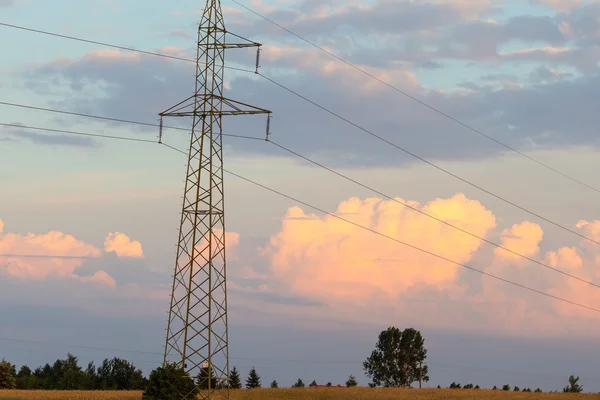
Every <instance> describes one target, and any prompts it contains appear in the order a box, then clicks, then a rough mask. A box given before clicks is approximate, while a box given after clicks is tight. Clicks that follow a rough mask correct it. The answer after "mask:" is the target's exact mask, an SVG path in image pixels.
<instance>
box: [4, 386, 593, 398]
mask: <svg viewBox="0 0 600 400" xmlns="http://www.w3.org/2000/svg"><path fill="white" fill-rule="evenodd" d="M141 398H142V393H141V392H134V391H131V392H108V391H106V392H102V391H96V392H84V391H72V392H60V391H19V390H5V391H0V400H21V399H28V400H34V399H36V400H37V399H40V400H140V399H141ZM599 398H600V396H599V395H597V394H572V393H528V392H512V391H509V392H504V391H500V390H494V391H492V390H465V389H455V390H451V389H421V390H418V389H408V390H406V389H370V388H353V389H347V388H332V389H328V388H323V389H320V388H319V389H311V388H305V389H258V390H236V391H233V392H232V394H231V399H232V400H313V399H314V400H346V399H348V400H367V399H369V400H372V399H374V400H392V399H394V400H396V399H403V400H404V399H406V400H434V399H435V400H438V399H439V400H446V399H462V400H475V399H484V400H492V399H514V400H518V399H531V400H536V399H540V400H553V399H590V400H591V399H599Z"/></svg>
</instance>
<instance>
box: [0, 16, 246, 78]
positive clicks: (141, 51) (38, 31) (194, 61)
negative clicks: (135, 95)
mask: <svg viewBox="0 0 600 400" xmlns="http://www.w3.org/2000/svg"><path fill="white" fill-rule="evenodd" d="M0 26H5V27H7V28H14V29H21V30H24V31H28V32H34V33H40V34H43V35H49V36H55V37H59V38H63V39H70V40H76V41H78V42H84V43H91V44H97V45H100V46H106V47H112V48H115V49H119V50H127V51H134V52H136V53H142V54H146V55H149V56H158V57H164V58H170V59H173V60H178V61H186V62H191V63H196V62H197V60H194V59H191V58H185V57H178V56H172V55H169V54H164V53H157V52H153V51H146V50H138V49H134V48H132V47H125V46H119V45H115V44H110V43H105V42H98V41H95V40H89V39H83V38H80V37H76V36H69V35H62V34H60V33H54V32H48V31H42V30H38V29H33V28H27V27H24V26H19V25H13V24H7V23H5V22H0ZM224 68H227V69H231V70H233V71H240V72H248V73H251V74H253V73H255V71H251V70H249V69H244V68H236V67H230V66H224Z"/></svg>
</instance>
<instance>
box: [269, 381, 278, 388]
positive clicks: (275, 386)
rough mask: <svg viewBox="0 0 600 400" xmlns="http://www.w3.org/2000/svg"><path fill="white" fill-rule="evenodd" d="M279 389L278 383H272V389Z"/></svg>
mask: <svg viewBox="0 0 600 400" xmlns="http://www.w3.org/2000/svg"><path fill="white" fill-rule="evenodd" d="M278 387H279V385H278V384H277V381H273V382H271V388H272V389H277V388H278Z"/></svg>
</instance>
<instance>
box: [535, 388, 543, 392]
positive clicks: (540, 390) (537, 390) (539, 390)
mask: <svg viewBox="0 0 600 400" xmlns="http://www.w3.org/2000/svg"><path fill="white" fill-rule="evenodd" d="M534 392H535V393H542V389H540V388H537V389H535V390H534Z"/></svg>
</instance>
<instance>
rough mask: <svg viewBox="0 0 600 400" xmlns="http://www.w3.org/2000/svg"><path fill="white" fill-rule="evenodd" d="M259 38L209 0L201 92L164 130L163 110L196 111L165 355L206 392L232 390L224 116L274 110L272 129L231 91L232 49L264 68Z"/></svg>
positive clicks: (199, 69)
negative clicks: (228, 53)
mask: <svg viewBox="0 0 600 400" xmlns="http://www.w3.org/2000/svg"><path fill="white" fill-rule="evenodd" d="M226 36H233V37H234V38H235V40H236V41H239V43H227V42H226ZM260 46H261V45H260V44H259V43H256V42H253V41H249V40H247V39H244V38H242V37H240V36H237V35H232V34H231V33H229V32H227V31H226V30H225V23H224V20H223V14H222V11H221V4H220V0H208V1H207V2H206V7H205V9H204V13H203V15H202V19H201V22H200V25H199V27H198V50H197V57H196V82H195V89H194V94H193V95H192V96H190V97H189V98H187V99H185V100H183V101H182V102H180V103H178V104H176V105H175V106H173V107H171V108H169V109H168V110H165V111H163V112H162V113H159V115H160V117H161V134H160V137H161V138H162V121H163V118H164V117H190V118H191V119H192V128H191V137H190V146H189V153H188V163H187V173H186V178H185V189H184V195H183V205H182V210H181V222H180V228H179V240H178V245H177V258H176V261H175V271H174V274H173V286H172V294H171V304H170V309H169V318H168V324H167V335H166V344H165V352H164V363H167V362H175V363H177V364H178V365H180V366H181V367H183V368H184V370H185V371H186V372H188V373H190V374H191V375H192V377H194V378H195V379H197V382H198V384H199V386H200V389H201V392H200V397H201V398H202V399H211V398H225V399H228V398H229V389H228V380H229V346H228V341H229V331H228V315H227V269H226V261H225V259H226V257H225V242H226V240H225V193H224V190H223V148H222V145H223V137H222V122H223V117H224V116H232V115H250V114H267V135H268V134H269V121H270V115H271V111H269V110H266V109H262V108H258V107H254V106H251V105H249V104H245V103H241V102H238V101H235V100H231V99H228V98H226V97H225V96H224V94H223V72H224V67H225V50H227V49H231V48H247V47H256V48H257V53H256V68H257V72H258V66H259V55H260ZM159 141H160V139H159ZM209 377H210V378H209ZM182 397H186V395H185V394H183V396H182Z"/></svg>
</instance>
